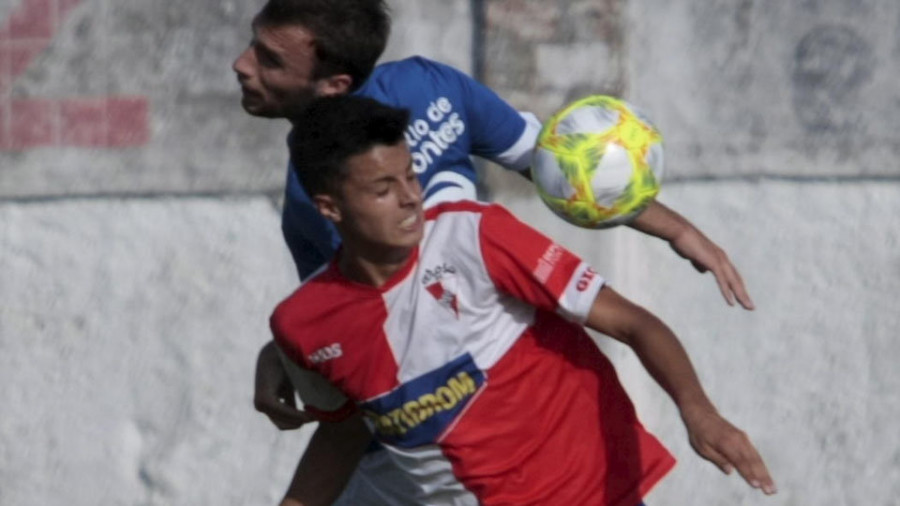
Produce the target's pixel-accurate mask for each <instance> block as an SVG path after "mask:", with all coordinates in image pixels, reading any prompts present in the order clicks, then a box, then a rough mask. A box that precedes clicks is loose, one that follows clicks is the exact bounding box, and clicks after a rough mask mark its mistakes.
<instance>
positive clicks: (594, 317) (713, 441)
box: [587, 286, 776, 494]
mask: <svg viewBox="0 0 900 506" xmlns="http://www.w3.org/2000/svg"><path fill="white" fill-rule="evenodd" d="M587 325H588V326H589V327H590V328H592V329H594V330H597V331H598V332H602V333H604V334H606V335H608V336H610V337H612V338H614V339H616V340H618V341H621V342H623V343H625V344H627V345H628V346H630V347H631V348H632V349H633V350H634V352H635V353H636V354H637V356H638V358H640V360H641V362H642V363H643V364H644V367H645V368H646V369H647V371H648V372H649V373H650V375H651V376H653V378H654V379H655V380H656V381H657V383H659V385H660V386H662V388H663V389H664V390H665V391H666V392H667V393H668V394H669V396H670V397H671V398H672V400H673V401H674V402H675V404H676V405H677V406H678V409H679V411H680V412H681V418H682V420H683V421H684V424H685V426H686V428H687V431H688V436H689V438H690V442H691V446H693V448H694V450H695V451H696V452H697V453H698V454H700V456H701V457H703V458H705V459H707V460H709V461H711V462H713V463H714V464H715V465H716V466H718V467H719V469H721V470H722V472H724V473H725V474H730V473H731V471H732V469H737V471H738V473H739V474H740V475H741V476H743V477H744V479H745V480H746V481H747V483H749V484H750V485H751V486H752V487H754V488H760V489H762V490H763V492H765V493H766V494H774V493H775V491H776V489H775V483H774V482H773V481H772V478H771V476H770V475H769V471H768V469H767V468H766V465H765V463H764V462H763V460H762V458H761V457H760V456H759V453H758V452H757V451H756V448H755V447H754V446H753V443H751V442H750V439H749V438H748V437H747V435H746V434H745V433H744V432H742V431H741V430H739V429H738V428H736V427H735V426H734V425H732V424H731V423H730V422H728V420H726V419H725V418H723V417H722V416H721V415H720V414H719V413H718V411H717V410H716V408H715V406H713V404H712V402H710V400H709V398H708V397H707V396H706V393H705V392H704V391H703V387H702V386H701V385H700V380H699V379H698V378H697V373H696V372H695V371H694V367H693V365H691V361H690V359H689V358H688V355H687V353H686V352H685V350H684V348H683V347H682V346H681V343H680V342H679V341H678V338H677V337H675V334H674V333H672V331H671V330H669V328H668V327H667V326H666V325H665V324H664V323H663V322H662V321H660V320H659V319H658V318H656V317H655V316H654V315H653V314H651V313H650V312H648V311H647V310H645V309H643V308H641V307H640V306H637V305H635V304H633V303H631V302H629V301H628V300H627V299H625V298H624V297H622V296H620V295H619V294H618V293H616V292H615V291H614V290H613V289H612V288H609V287H608V286H607V287H603V288H602V289H601V290H600V292H599V293H598V294H597V298H596V299H595V300H594V303H593V306H592V307H591V310H590V313H589V315H588V320H587Z"/></svg>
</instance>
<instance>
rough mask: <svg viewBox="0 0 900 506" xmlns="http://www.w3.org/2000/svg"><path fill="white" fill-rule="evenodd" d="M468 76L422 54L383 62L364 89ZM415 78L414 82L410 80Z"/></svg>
mask: <svg viewBox="0 0 900 506" xmlns="http://www.w3.org/2000/svg"><path fill="white" fill-rule="evenodd" d="M467 78H468V76H467V75H466V74H465V73H464V72H462V71H461V70H458V69H456V68H454V67H451V66H450V65H447V64H444V63H440V62H436V61H434V60H430V59H428V58H425V57H422V56H411V57H409V58H404V59H402V60H395V61H390V62H385V63H381V64H379V65H378V66H376V67H375V70H373V71H372V75H371V76H370V77H369V79H368V80H367V81H366V83H365V84H364V85H363V86H362V89H363V90H365V89H369V90H371V89H378V88H379V87H383V86H384V85H386V84H388V83H390V84H392V85H404V84H406V85H407V86H410V85H416V84H420V83H421V81H422V80H423V79H424V80H426V81H430V82H433V83H442V82H452V81H458V80H459V79H467ZM410 79H414V80H416V81H413V82H412V83H409V82H408V81H409V80H410Z"/></svg>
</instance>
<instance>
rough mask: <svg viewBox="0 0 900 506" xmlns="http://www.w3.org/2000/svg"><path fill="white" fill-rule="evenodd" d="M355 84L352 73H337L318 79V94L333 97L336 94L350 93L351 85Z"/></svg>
mask: <svg viewBox="0 0 900 506" xmlns="http://www.w3.org/2000/svg"><path fill="white" fill-rule="evenodd" d="M352 85H353V78H352V77H350V74H335V75H333V76H328V77H322V78H320V79H318V80H317V81H316V96H318V97H332V96H335V95H346V94H347V93H350V86H352Z"/></svg>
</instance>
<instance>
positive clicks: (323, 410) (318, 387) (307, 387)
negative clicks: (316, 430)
mask: <svg viewBox="0 0 900 506" xmlns="http://www.w3.org/2000/svg"><path fill="white" fill-rule="evenodd" d="M278 351H279V355H280V356H281V363H282V365H283V366H284V370H285V372H287V374H288V377H289V378H290V379H291V384H292V385H293V386H294V390H295V391H296V392H297V395H299V396H300V401H301V402H302V403H303V409H304V410H305V411H306V412H308V413H310V414H311V415H313V416H315V417H316V418H317V419H319V420H322V421H326V422H332V421H339V420H343V419H344V418H346V417H347V416H349V415H350V414H352V413H353V412H354V411H355V405H354V404H353V402H352V401H351V400H350V399H348V398H347V396H345V395H344V394H343V392H341V391H340V390H338V389H337V388H336V387H335V386H334V385H332V384H331V383H330V382H329V381H328V380H327V379H325V377H323V376H322V375H321V374H319V373H317V372H315V371H312V370H310V369H306V368H303V367H299V366H298V365H297V364H296V363H294V362H293V361H292V360H291V359H289V358H288V356H287V355H286V354H285V353H284V350H282V349H281V347H278Z"/></svg>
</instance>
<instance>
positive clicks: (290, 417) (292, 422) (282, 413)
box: [256, 403, 315, 430]
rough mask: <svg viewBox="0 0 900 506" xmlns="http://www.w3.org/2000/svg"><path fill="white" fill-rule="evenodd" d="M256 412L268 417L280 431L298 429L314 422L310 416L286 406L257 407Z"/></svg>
mask: <svg viewBox="0 0 900 506" xmlns="http://www.w3.org/2000/svg"><path fill="white" fill-rule="evenodd" d="M256 409H257V410H258V411H260V412H262V413H263V414H265V415H266V416H268V417H269V420H271V421H272V423H273V424H275V426H276V427H278V428H279V429H281V430H294V429H299V428H300V427H301V426H303V425H304V424H306V423H309V422H313V421H315V418H313V416H312V415H310V414H309V413H307V412H305V411H301V410H299V409H296V408H294V407H291V406H288V405H286V404H282V403H278V404H277V405H273V404H267V405H265V406H264V407H263V408H261V407H260V406H257V408H256Z"/></svg>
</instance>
